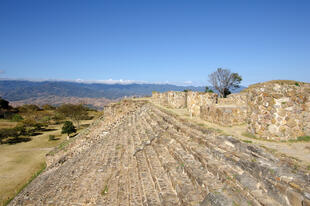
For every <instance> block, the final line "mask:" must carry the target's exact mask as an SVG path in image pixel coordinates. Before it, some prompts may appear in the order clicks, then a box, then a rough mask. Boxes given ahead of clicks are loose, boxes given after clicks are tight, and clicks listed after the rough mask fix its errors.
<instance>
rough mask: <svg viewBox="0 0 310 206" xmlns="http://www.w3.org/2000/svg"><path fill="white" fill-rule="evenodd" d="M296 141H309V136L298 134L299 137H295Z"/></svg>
mask: <svg viewBox="0 0 310 206" xmlns="http://www.w3.org/2000/svg"><path fill="white" fill-rule="evenodd" d="M297 141H304V142H309V141H310V136H300V137H297Z"/></svg>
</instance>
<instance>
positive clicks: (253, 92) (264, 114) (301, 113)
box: [248, 82, 310, 140]
mask: <svg viewBox="0 0 310 206" xmlns="http://www.w3.org/2000/svg"><path fill="white" fill-rule="evenodd" d="M309 97H310V84H303V83H296V84H284V83H283V84H281V83H280V82H279V83H269V84H261V85H260V86H259V87H256V88H252V89H250V90H249V92H248V105H249V110H248V123H249V124H248V130H249V131H250V132H252V133H253V134H258V135H259V136H260V137H263V138H266V139H275V140H288V139H294V138H296V137H298V136H303V135H310V109H309V108H310V98H309Z"/></svg>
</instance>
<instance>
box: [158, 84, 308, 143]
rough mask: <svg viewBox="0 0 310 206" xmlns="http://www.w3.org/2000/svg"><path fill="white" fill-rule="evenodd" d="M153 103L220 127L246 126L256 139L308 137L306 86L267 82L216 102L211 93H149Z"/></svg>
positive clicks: (216, 97) (218, 99)
mask: <svg viewBox="0 0 310 206" xmlns="http://www.w3.org/2000/svg"><path fill="white" fill-rule="evenodd" d="M152 99H153V102H155V103H158V104H160V105H164V106H169V107H171V108H186V109H187V110H188V111H189V113H190V115H191V116H198V117H200V118H202V119H204V120H206V121H209V122H212V123H216V124H219V125H222V126H235V125H242V124H247V127H248V131H249V132H250V133H252V134H254V135H257V136H258V137H260V138H264V139H273V140H281V141H282V140H289V139H296V138H297V137H300V136H309V135H310V84H308V83H302V82H295V81H271V82H265V83H261V84H257V85H252V86H250V87H249V88H248V89H247V90H246V91H245V92H242V93H238V94H231V95H228V97H227V98H219V97H218V95H217V94H214V93H201V92H192V91H189V92H167V93H153V97H152Z"/></svg>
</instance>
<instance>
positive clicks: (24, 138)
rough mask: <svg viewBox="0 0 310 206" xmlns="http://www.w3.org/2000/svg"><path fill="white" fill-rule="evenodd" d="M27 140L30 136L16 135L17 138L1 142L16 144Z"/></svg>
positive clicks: (29, 139)
mask: <svg viewBox="0 0 310 206" xmlns="http://www.w3.org/2000/svg"><path fill="white" fill-rule="evenodd" d="M29 141H31V138H30V137H18V138H12V139H8V140H6V141H5V142H3V144H17V143H21V142H29Z"/></svg>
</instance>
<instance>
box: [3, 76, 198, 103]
mask: <svg viewBox="0 0 310 206" xmlns="http://www.w3.org/2000/svg"><path fill="white" fill-rule="evenodd" d="M184 89H190V90H193V91H203V90H204V88H203V87H192V86H189V87H183V86H175V85H170V84H126V85H125V84H124V85H123V84H98V83H96V84H85V83H77V82H60V81H44V82H32V81H17V80H2V81H0V96H1V97H3V98H5V99H8V100H10V101H19V100H24V99H29V98H36V97H42V96H60V97H83V98H85V97H88V98H101V97H104V98H107V99H118V98H122V97H124V96H147V95H151V94H152V91H159V92H165V91H169V90H174V91H183V90H184Z"/></svg>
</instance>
